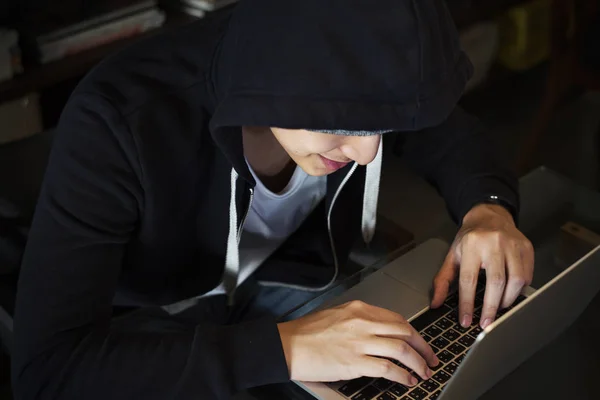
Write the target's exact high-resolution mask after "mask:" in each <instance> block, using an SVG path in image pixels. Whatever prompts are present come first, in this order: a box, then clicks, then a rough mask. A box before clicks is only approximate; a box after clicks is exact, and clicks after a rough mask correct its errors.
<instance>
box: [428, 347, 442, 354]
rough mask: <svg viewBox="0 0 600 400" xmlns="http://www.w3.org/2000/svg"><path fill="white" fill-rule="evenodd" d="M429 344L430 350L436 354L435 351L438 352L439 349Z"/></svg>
mask: <svg viewBox="0 0 600 400" xmlns="http://www.w3.org/2000/svg"><path fill="white" fill-rule="evenodd" d="M429 346H430V347H431V350H433V352H434V353H435V354H437V353H439V352H440V349H438V348H437V347H435V346H431V345H429Z"/></svg>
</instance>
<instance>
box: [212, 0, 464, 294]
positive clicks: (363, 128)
mask: <svg viewBox="0 0 600 400" xmlns="http://www.w3.org/2000/svg"><path fill="white" fill-rule="evenodd" d="M471 74H472V66H471V64H470V62H469V61H468V59H467V58H466V56H465V54H464V53H463V52H462V51H461V50H460V48H459V45H458V34H457V32H456V30H455V28H454V25H453V23H452V19H451V18H450V15H449V13H448V11H447V9H446V8H445V5H444V3H443V2H442V1H439V0H379V1H377V2H373V1H372V0H344V1H340V0H286V1H282V0H242V1H241V2H240V3H239V4H238V5H237V7H236V8H235V10H234V11H233V13H232V15H231V17H230V20H229V26H228V27H227V30H226V33H225V34H224V36H223V39H222V41H221V43H220V46H219V47H218V51H217V53H216V55H215V61H214V63H213V70H212V75H213V76H212V78H213V79H212V82H213V83H214V91H215V95H216V100H217V107H216V110H215V113H214V115H213V118H212V119H211V123H210V130H211V133H212V135H213V138H214V139H215V141H216V142H217V143H218V144H219V145H220V147H221V149H222V150H223V151H224V152H225V153H226V155H227V156H228V158H229V159H230V160H231V162H232V164H233V166H234V168H233V169H232V171H231V197H230V205H229V206H230V213H229V216H230V221H229V236H228V242H227V255H226V266H225V276H224V284H225V289H226V291H227V293H228V294H229V296H230V300H231V299H232V298H233V293H234V291H235V288H236V286H237V284H238V276H239V268H240V265H239V249H238V244H239V238H240V230H241V229H243V226H240V225H239V221H238V212H237V210H236V188H237V179H238V176H239V175H241V176H242V177H244V178H245V179H246V180H247V181H249V182H251V183H253V182H254V179H253V178H252V176H251V174H250V173H249V171H248V168H247V165H246V163H245V160H244V154H243V147H242V137H241V135H240V134H239V132H240V130H239V127H240V126H244V125H247V126H274V127H280V128H287V129H309V130H315V131H322V132H327V131H335V132H344V131H345V132H381V131H411V130H420V129H423V128H427V127H431V126H435V125H438V124H440V123H441V122H443V121H444V120H445V119H446V117H447V116H448V115H449V114H450V113H451V112H452V110H453V109H454V107H455V105H456V103H457V102H458V99H459V98H460V96H461V94H462V92H463V89H464V87H465V85H466V83H467V81H468V79H469V78H470V76H471ZM361 134H362V133H361ZM381 153H382V149H381V146H380V149H379V152H378V155H377V157H376V158H375V162H373V163H371V164H370V165H368V166H367V171H366V176H365V178H366V179H365V187H364V198H363V213H362V231H363V238H364V240H365V241H366V242H369V241H370V240H371V239H372V237H373V232H374V230H375V223H376V221H375V220H376V218H375V217H376V210H377V196H378V191H379V178H380V169H381ZM355 169H356V164H355V165H354V166H353V168H352V169H351V172H350V173H349V174H348V175H347V177H346V178H345V180H344V181H346V180H347V179H348V178H349V176H350V175H351V174H352V172H354V170H355ZM242 225H243V224H242ZM336 271H337V265H336ZM336 274H337V272H336ZM333 279H335V276H334V278H333Z"/></svg>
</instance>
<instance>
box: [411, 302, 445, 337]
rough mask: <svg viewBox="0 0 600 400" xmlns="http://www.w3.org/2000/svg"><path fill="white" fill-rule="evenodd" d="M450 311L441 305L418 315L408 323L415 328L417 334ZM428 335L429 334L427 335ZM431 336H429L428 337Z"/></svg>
mask: <svg viewBox="0 0 600 400" xmlns="http://www.w3.org/2000/svg"><path fill="white" fill-rule="evenodd" d="M448 311H450V308H448V307H447V306H445V305H443V306H441V307H440V308H437V309H435V310H434V309H430V310H427V311H426V312H424V313H423V314H421V315H419V316H418V317H417V318H415V319H414V320H412V321H410V324H411V325H412V326H413V328H415V329H416V330H417V331H418V332H420V331H422V330H423V329H425V328H426V327H428V326H429V325H431V324H433V323H434V322H435V321H437V320H438V319H440V318H442V317H443V316H444V315H445V314H447V313H448ZM428 335H429V334H428ZM430 336H431V335H430Z"/></svg>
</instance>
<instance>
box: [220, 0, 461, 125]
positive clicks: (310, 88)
mask: <svg viewBox="0 0 600 400" xmlns="http://www.w3.org/2000/svg"><path fill="white" fill-rule="evenodd" d="M471 74H472V65H471V63H470V62H469V61H468V59H467V57H466V56H465V54H464V53H463V52H462V51H461V50H460V48H459V42H458V34H457V32H456V29H455V27H454V23H453V21H452V19H451V16H450V14H449V12H448V10H447V9H446V7H445V4H444V2H442V1H439V0H418V1H417V0H379V1H377V2H373V1H372V0H344V1H340V0H286V1H281V0H242V1H241V2H240V3H239V4H238V5H237V7H236V8H235V10H234V11H233V13H232V15H231V19H230V21H229V27H228V29H227V32H226V33H225V35H224V37H223V40H222V42H221V45H220V48H219V51H218V54H217V56H216V58H215V63H214V65H213V82H214V84H215V93H216V96H217V108H216V111H215V114H214V116H213V118H212V121H211V131H212V132H213V135H215V134H218V133H219V131H220V130H221V129H224V128H227V127H239V126H241V125H256V126H277V127H281V128H288V129H312V130H324V131H327V130H340V129H342V130H364V131H374V130H395V131H411V130H420V129H423V128H426V127H431V126H435V125H438V124H440V123H441V122H442V121H444V120H445V119H446V117H447V116H448V115H449V114H450V112H451V111H452V110H453V109H454V107H455V105H456V103H457V102H458V100H459V98H460V96H461V95H462V92H463V90H464V87H465V85H466V83H467V81H468V80H469V78H470V77H471ZM215 136H218V135H215Z"/></svg>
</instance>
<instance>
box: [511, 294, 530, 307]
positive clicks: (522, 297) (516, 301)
mask: <svg viewBox="0 0 600 400" xmlns="http://www.w3.org/2000/svg"><path fill="white" fill-rule="evenodd" d="M526 299H527V297H525V296H523V295H522V294H520V295H519V297H517V299H516V300H515V302H514V303H513V307H514V306H516V305H517V304H519V303H521V302H522V301H523V300H526Z"/></svg>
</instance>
